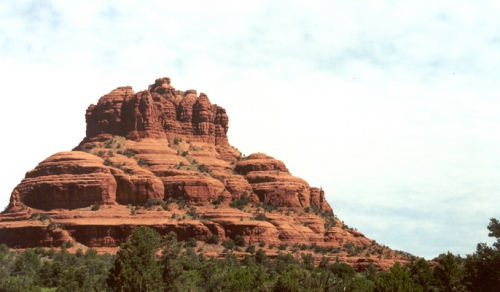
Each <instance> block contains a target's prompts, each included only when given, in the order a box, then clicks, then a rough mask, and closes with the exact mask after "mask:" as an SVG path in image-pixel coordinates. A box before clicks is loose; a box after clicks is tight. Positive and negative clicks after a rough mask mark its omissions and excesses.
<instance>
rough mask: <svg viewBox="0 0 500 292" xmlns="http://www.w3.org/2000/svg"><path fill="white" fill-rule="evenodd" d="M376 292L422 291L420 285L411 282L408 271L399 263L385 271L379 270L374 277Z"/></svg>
mask: <svg viewBox="0 0 500 292" xmlns="http://www.w3.org/2000/svg"><path fill="white" fill-rule="evenodd" d="M375 291H376V292H397V291H408V292H413V291H423V290H422V287H420V286H419V285H418V284H416V283H415V282H413V279H412V277H411V275H410V272H409V271H408V269H407V268H405V267H403V266H401V265H400V264H399V263H396V264H394V266H393V267H392V268H391V269H390V270H389V271H386V272H381V273H380V274H379V275H378V276H377V277H376V278H375Z"/></svg>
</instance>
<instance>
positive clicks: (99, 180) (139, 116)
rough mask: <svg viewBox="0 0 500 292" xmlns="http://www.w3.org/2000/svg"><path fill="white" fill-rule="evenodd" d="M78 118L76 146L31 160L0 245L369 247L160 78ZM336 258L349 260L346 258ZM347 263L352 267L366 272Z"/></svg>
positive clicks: (310, 191)
mask: <svg viewBox="0 0 500 292" xmlns="http://www.w3.org/2000/svg"><path fill="white" fill-rule="evenodd" d="M85 117H86V121H87V131H86V137H85V138H84V139H83V141H82V142H81V143H80V145H78V146H77V147H76V148H75V149H74V151H69V152H60V153H56V154H54V155H52V156H50V157H48V158H47V159H45V160H44V161H42V162H41V163H39V164H38V165H37V166H36V167H35V168H34V169H33V170H31V171H28V172H27V173H26V176H25V178H24V179H23V180H22V181H21V183H20V184H19V185H18V186H17V187H16V188H15V189H14V190H13V192H12V195H11V199H10V203H9V206H8V207H7V209H6V212H4V213H3V214H1V215H0V243H6V244H8V245H10V246H21V247H34V246H60V245H61V244H62V243H63V242H67V241H71V242H74V243H81V244H83V245H86V246H89V247H102V248H118V247H119V245H120V244H121V243H123V242H124V241H126V240H127V238H128V236H129V235H130V233H131V230H132V229H133V228H134V227H135V226H138V225H145V226H150V227H152V228H154V229H155V230H157V231H158V232H159V234H161V235H166V234H168V232H170V231H174V232H176V233H177V235H178V238H179V239H180V240H187V239H189V238H195V239H196V240H199V241H207V240H208V239H211V240H213V236H214V235H216V236H217V238H218V240H219V242H222V241H223V240H228V239H233V240H235V239H236V237H237V236H241V237H242V238H243V239H244V240H245V242H246V243H247V244H257V243H262V242H264V243H266V244H268V245H271V246H272V245H276V246H277V245H279V246H280V247H281V248H283V247H285V249H286V246H292V245H293V246H295V250H297V248H298V245H299V244H301V245H311V246H312V245H315V246H316V247H328V248H330V251H333V248H335V249H336V250H337V252H339V253H340V249H343V248H344V247H345V246H346V245H347V246H351V245H355V246H357V247H359V248H361V247H363V248H366V247H367V246H374V244H375V243H374V241H372V240H370V239H368V238H366V237H365V236H364V235H363V234H361V233H359V232H357V231H355V230H352V229H349V228H347V227H346V226H345V225H343V224H342V223H341V221H339V220H338V219H337V218H336V217H335V216H334V214H333V210H332V208H331V206H330V205H329V204H328V202H327V201H326V199H325V193H324V191H323V190H322V189H319V188H316V187H311V186H310V185H309V184H308V183H307V182H306V181H305V180H303V179H301V178H298V177H295V176H293V175H292V174H290V172H289V171H288V169H287V167H286V165H285V163H283V162H282V161H280V160H277V159H275V158H273V157H271V156H268V155H266V154H263V153H255V154H251V155H249V156H248V157H242V155H241V152H240V151H238V150H237V149H236V148H234V147H232V146H231V145H229V143H228V140H227V131H228V123H229V120H228V116H227V114H226V112H225V110H224V109H223V108H222V107H219V106H217V105H214V104H212V103H211V102H210V100H209V98H208V96H207V95H206V94H203V93H201V94H200V95H198V94H197V92H196V91H195V90H186V91H178V90H175V88H173V87H172V85H171V84H170V79H169V78H160V79H157V80H156V81H155V83H154V84H152V85H150V86H149V87H148V89H147V90H143V91H139V92H137V93H135V92H134V91H133V90H132V88H131V87H119V88H117V89H115V90H113V91H111V92H110V93H109V94H107V95H104V96H103V97H101V98H100V99H99V101H98V103H97V104H96V105H91V106H89V108H88V109H87V112H86V116H85ZM34 214H37V216H38V215H39V214H43V215H44V218H49V217H50V220H46V219H44V220H42V221H40V220H38V219H37V218H40V217H37V216H34ZM37 220H38V221H37ZM60 226H65V227H66V229H65V230H63V229H62V228H60ZM26 233H29V234H30V236H29V237H26V236H22V234H26ZM380 250H383V249H380ZM270 251H271V252H273V251H272V248H270ZM340 255H342V256H346V257H347V258H349V259H350V260H351V262H353V260H352V258H353V255H349V251H342V253H341V254H340ZM356 255H357V256H358V259H357V260H356V261H355V262H353V264H352V265H353V266H356V267H363V266H364V265H366V263H367V261H365V260H364V259H361V260H360V259H359V252H358V253H357V254H356Z"/></svg>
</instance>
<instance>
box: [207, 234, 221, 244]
mask: <svg viewBox="0 0 500 292" xmlns="http://www.w3.org/2000/svg"><path fill="white" fill-rule="evenodd" d="M206 243H208V244H219V236H218V235H216V234H212V235H210V237H208V238H207V240H206Z"/></svg>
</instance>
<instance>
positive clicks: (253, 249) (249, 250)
mask: <svg viewBox="0 0 500 292" xmlns="http://www.w3.org/2000/svg"><path fill="white" fill-rule="evenodd" d="M245 251H246V252H249V253H251V254H253V253H255V245H253V244H252V245H249V246H248V247H247V248H246V249H245Z"/></svg>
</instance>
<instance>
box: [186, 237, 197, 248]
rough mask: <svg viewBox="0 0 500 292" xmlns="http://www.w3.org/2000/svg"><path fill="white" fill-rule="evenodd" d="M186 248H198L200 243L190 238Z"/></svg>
mask: <svg viewBox="0 0 500 292" xmlns="http://www.w3.org/2000/svg"><path fill="white" fill-rule="evenodd" d="M185 246H186V247H197V246H198V242H196V239H194V238H192V237H190V238H189V239H188V240H187V241H186V244H185Z"/></svg>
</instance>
